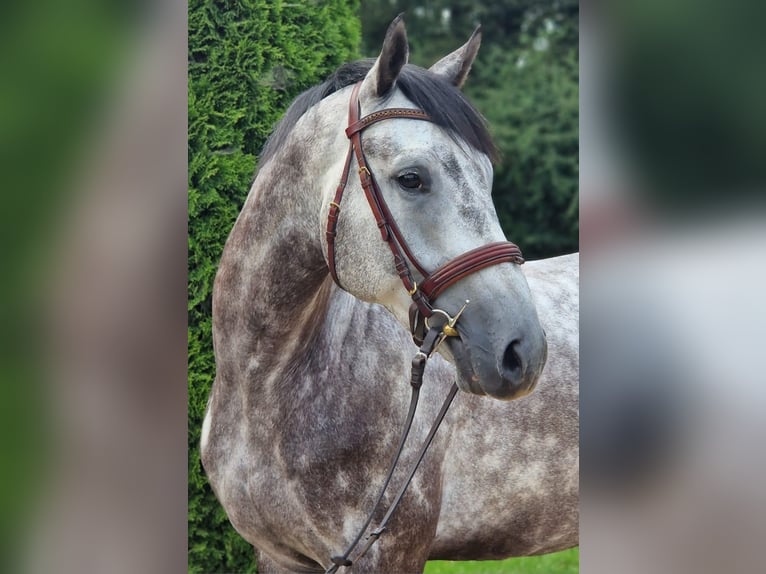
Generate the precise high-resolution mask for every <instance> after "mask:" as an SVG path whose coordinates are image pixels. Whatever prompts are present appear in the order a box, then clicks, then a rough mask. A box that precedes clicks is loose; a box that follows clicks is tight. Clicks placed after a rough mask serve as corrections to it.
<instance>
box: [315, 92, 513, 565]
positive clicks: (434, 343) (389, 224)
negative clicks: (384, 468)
mask: <svg viewBox="0 0 766 574" xmlns="http://www.w3.org/2000/svg"><path fill="white" fill-rule="evenodd" d="M360 86H361V82H359V83H357V84H356V85H355V86H354V89H353V91H352V92H351V100H350V101H349V106H348V127H347V128H346V136H347V137H348V139H349V148H348V154H347V155H346V162H345V166H344V168H343V174H342V175H341V178H340V183H339V184H338V187H337V189H336V190H335V196H334V198H333V200H332V201H331V202H330V209H329V213H328V216H327V232H326V236H327V263H328V266H329V268H330V275H331V276H332V278H333V280H334V281H335V283H336V284H337V285H338V286H339V287H341V288H343V286H342V285H341V283H340V281H339V279H338V272H337V269H336V262H335V259H336V257H335V237H336V228H337V225H338V217H339V215H340V204H341V200H342V199H343V192H344V190H345V189H346V185H347V184H348V176H349V173H350V171H351V164H352V161H353V159H354V157H356V161H357V163H358V165H359V169H358V172H359V179H360V181H361V183H362V189H363V190H364V195H365V197H366V198H367V202H368V203H369V205H370V209H371V210H372V214H373V216H374V217H375V221H376V223H377V225H378V229H379V230H380V234H381V237H382V239H383V241H385V242H386V243H387V244H388V247H389V249H390V250H391V253H392V254H393V256H394V267H395V268H396V272H397V274H398V275H399V278H400V279H401V281H402V284H403V285H404V288H405V289H406V290H407V293H408V294H409V295H410V297H411V298H412V304H411V305H410V331H411V333H412V337H413V340H414V341H415V343H416V344H417V345H418V346H419V347H420V349H419V351H418V352H417V353H416V354H415V357H414V358H413V359H412V372H411V376H410V386H411V388H412V394H411V398H410V407H409V411H408V413H407V418H406V420H405V424H404V428H403V430H402V436H401V438H400V441H399V447H398V449H397V451H396V453H395V454H394V458H393V460H392V461H391V464H390V466H389V470H388V473H387V475H386V478H385V480H384V482H383V484H382V486H381V489H380V491H379V493H378V497H377V499H376V502H375V504H374V505H373V507H372V510H371V511H370V514H369V515H368V518H367V520H366V521H365V523H364V525H362V527H361V528H360V530H359V531H358V534H357V536H356V537H355V538H354V540H353V541H352V542H351V543H350V544H349V546H348V547H347V548H346V550H345V552H343V554H341V555H336V556H332V557H331V558H330V562H331V566H329V567H328V568H327V570H326V571H325V574H333V573H335V572H337V571H338V569H339V568H342V567H350V566H351V565H353V564H354V563H355V562H357V561H358V560H360V559H361V558H362V557H363V556H364V555H365V554H366V552H367V551H368V550H369V549H370V547H371V546H372V545H373V544H374V543H375V542H376V541H377V540H378V538H380V536H381V535H382V534H383V532H385V531H386V527H387V524H388V522H389V520H390V518H391V517H392V515H393V513H394V512H395V511H396V508H397V506H398V505H399V503H400V502H401V500H402V497H403V496H404V493H405V492H406V490H407V488H408V486H409V484H410V482H411V481H412V478H413V476H414V475H415V472H416V471H417V469H418V466H419V465H420V462H421V461H422V460H423V457H424V456H425V454H426V452H427V450H428V448H429V446H430V444H431V442H432V440H433V438H434V436H435V435H436V431H437V430H438V429H439V425H440V424H441V422H442V420H444V417H445V415H446V414H447V410H448V409H449V406H450V405H451V404H452V400H453V399H454V398H455V395H456V394H457V391H458V387H457V384H456V383H453V384H452V386H451V388H450V391H449V393H448V395H447V397H446V399H445V400H444V402H443V404H442V406H441V409H440V410H439V413H438V414H437V416H436V419H435V420H434V422H433V424H432V425H431V430H430V431H429V433H428V435H427V437H426V439H425V441H424V442H423V444H422V445H421V448H420V450H419V451H418V454H417V456H416V458H415V460H414V462H413V464H412V465H411V466H410V470H409V472H408V473H407V478H406V480H405V481H404V483H403V484H402V485H401V486H400V488H399V491H398V493H397V495H396V497H395V498H394V500H393V502H392V503H391V505H390V506H389V508H388V511H387V512H386V514H385V516H384V517H383V519H382V520H381V522H380V523H379V524H378V526H377V527H376V528H375V529H374V530H373V531H372V532H371V533H370V534H369V535H368V536H367V539H366V541H365V543H364V544H363V545H362V547H361V549H360V550H359V551H357V552H356V554H355V555H354V556H353V557H352V552H353V551H354V550H355V549H356V548H357V546H358V545H359V544H360V542H361V541H362V536H363V535H364V533H365V532H366V531H367V528H368V527H369V525H370V523H371V522H372V519H373V516H374V514H375V512H376V510H377V509H378V507H379V506H380V505H381V502H382V501H383V497H384V495H385V493H386V490H387V488H388V485H389V483H390V482H391V478H392V476H393V474H394V471H395V469H396V467H397V464H398V462H399V458H400V456H401V454H402V451H403V449H404V445H405V443H406V440H407V436H408V434H409V431H410V428H411V426H412V421H413V419H414V416H415V410H416V409H417V404H418V397H419V395H420V387H421V385H422V383H423V374H424V371H425V368H426V362H427V361H428V359H429V357H430V356H431V354H432V353H433V352H434V351H436V349H437V348H438V347H439V345H440V344H441V343H442V342H443V341H444V340H445V339H446V338H447V337H451V336H452V337H454V336H458V335H459V333H458V331H457V328H456V323H457V321H458V319H459V318H460V316H461V314H462V312H463V310H464V309H465V305H464V306H463V307H462V308H461V309H460V310H459V311H458V312H457V313H455V315H454V316H450V315H449V314H448V313H447V312H446V311H443V310H442V309H438V308H436V307H434V305H433V303H434V301H435V300H436V298H437V297H438V296H439V295H440V294H441V293H442V292H443V291H444V290H445V289H447V288H448V287H449V286H450V285H453V284H454V283H456V282H457V281H459V280H460V279H462V278H463V277H466V276H467V275H470V274H471V273H475V272H476V271H479V270H481V269H484V268H486V267H489V266H491V265H497V264H499V263H506V262H509V263H515V264H517V265H521V264H522V263H524V259H523V258H522V256H521V250H520V249H519V248H518V247H517V246H516V245H515V244H513V243H511V242H510V241H500V242H497V243H489V244H487V245H483V246H481V247H478V248H476V249H472V250H470V251H467V252H465V253H463V254H462V255H459V256H457V257H455V258H454V259H451V260H449V261H448V262H447V263H445V264H444V265H442V266H441V267H439V268H437V269H435V270H434V271H432V272H431V273H428V272H427V271H426V270H425V268H424V267H423V266H422V265H421V264H420V262H419V261H418V259H417V257H415V255H414V254H413V253H412V251H411V250H410V248H409V246H408V245H407V242H406V241H405V240H404V236H403V235H402V232H401V231H400V230H399V227H398V226H397V225H396V221H394V218H393V217H392V215H391V212H390V211H389V209H388V206H387V205H386V202H385V200H384V199H383V195H382V194H381V193H380V188H379V187H378V184H377V182H376V181H375V177H374V176H373V174H372V172H371V171H370V168H369V167H368V165H367V160H366V158H365V157H364V151H363V150H362V131H363V130H364V129H365V128H367V127H369V126H371V125H372V124H375V123H377V122H380V121H383V120H388V119H394V118H404V119H411V120H424V121H432V119H431V117H430V116H429V115H428V114H426V113H425V112H424V111H422V110H414V109H407V108H389V109H385V110H381V111H377V112H373V113H371V114H369V115H366V116H364V117H363V118H361V119H360V117H359V116H360V115H361V106H360V104H359V88H360ZM410 264H411V265H412V266H413V267H415V269H416V270H417V271H418V273H420V275H421V277H422V280H421V283H420V284H418V283H417V282H416V280H415V278H414V276H413V274H412V269H411V268H410ZM467 304H468V301H466V305H467ZM434 315H440V316H441V317H442V318H443V319H445V321H446V322H444V323H442V324H441V325H433V324H429V321H428V319H429V318H431V317H433V316H434Z"/></svg>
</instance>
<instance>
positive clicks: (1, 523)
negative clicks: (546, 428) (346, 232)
mask: <svg viewBox="0 0 766 574" xmlns="http://www.w3.org/2000/svg"><path fill="white" fill-rule="evenodd" d="M402 10H406V21H407V26H408V31H409V36H410V40H411V43H412V60H413V61H414V62H415V63H418V64H421V65H428V64H430V63H431V62H432V61H433V60H434V59H435V56H434V54H435V55H436V56H438V55H439V54H442V53H444V52H446V51H447V50H450V49H452V48H454V47H456V46H457V45H459V44H461V43H462V42H463V41H464V40H465V38H467V36H468V34H469V33H470V31H471V30H472V28H473V26H474V25H475V23H476V22H478V21H481V23H482V25H483V28H484V41H483V46H482V49H481V51H480V53H479V58H478V60H477V62H476V65H475V68H474V70H473V72H472V75H471V77H470V78H469V81H468V84H467V86H466V90H467V92H468V94H469V97H470V98H471V99H472V101H474V102H475V104H476V105H477V107H478V108H479V109H480V110H481V111H482V113H484V114H485V116H486V117H487V118H488V120H489V123H490V126H491V128H492V131H493V133H494V135H495V137H496V139H497V141H498V143H499V144H500V146H501V149H502V150H503V156H502V159H501V161H500V162H499V164H498V166H497V172H496V174H497V182H496V184H497V185H496V188H495V191H494V193H495V197H496V201H497V202H498V208H499V211H500V213H501V217H502V218H503V224H504V227H505V229H506V232H507V233H508V235H509V237H510V238H511V239H512V240H514V241H516V242H518V243H519V244H521V245H522V246H523V247H524V249H525V253H526V254H528V255H529V256H530V257H545V256H550V255H553V254H556V253H561V252H566V251H572V250H576V249H577V245H578V243H577V231H578V229H579V231H580V240H581V243H582V251H583V267H584V271H583V279H582V291H581V300H582V314H581V333H582V337H581V339H582V353H581V354H582V367H581V370H582V374H583V377H582V379H583V385H582V387H583V390H582V395H581V415H582V416H581V421H582V422H581V443H582V474H581V479H582V491H583V502H582V520H581V534H582V540H581V551H580V557H579V558H580V567H581V568H582V570H583V572H588V573H590V572H594V573H601V572H609V573H611V572H623V573H627V574H631V573H632V572H642V573H644V572H679V573H686V572H689V573H691V572H694V573H701V574H706V573H708V572H709V573H711V574H712V573H718V572H748V573H751V572H760V571H761V570H762V569H763V568H762V558H761V552H760V545H761V544H762V541H763V540H764V539H766V525H765V524H764V521H765V520H766V519H764V516H766V513H765V512H764V510H766V500H765V499H766V494H765V493H766V489H764V488H763V485H764V484H766V480H764V478H765V477H764V470H765V469H764V466H765V465H766V462H765V461H766V458H764V456H763V454H762V451H763V447H762V440H761V439H762V438H764V437H766V423H765V422H764V421H765V420H766V419H765V418H764V417H763V414H762V413H763V412H765V411H764V406H766V405H764V382H765V381H764V376H763V373H762V370H761V368H760V363H759V360H760V358H761V354H762V353H761V352H760V351H761V343H763V342H764V341H766V327H765V325H766V320H765V319H766V302H765V299H764V295H763V294H764V293H766V278H765V277H764V275H766V269H765V268H766V225H764V223H766V222H765V221H764V219H765V218H764V209H763V208H764V205H763V193H762V191H763V187H764V179H765V176H766V174H765V173H764V171H765V168H764V165H766V163H765V162H764V161H763V158H764V157H766V153H765V152H766V145H765V144H766V141H765V140H766V111H765V108H764V105H763V102H764V101H766V93H765V92H766V77H765V75H764V71H763V64H762V62H761V55H762V54H763V53H764V47H765V46H764V42H765V38H764V35H763V34H762V32H761V30H760V22H761V21H762V20H763V18H762V17H761V16H763V12H764V10H766V8H765V7H764V6H762V5H760V4H758V3H753V2H736V1H735V2H727V3H724V2H720V1H712V0H703V1H699V0H697V1H695V2H691V1H690V0H665V1H662V2H660V1H659V0H650V1H648V2H628V1H618V2H612V3H609V4H607V3H594V2H591V3H583V4H582V6H580V7H579V9H578V7H577V5H570V4H568V3H566V2H555V3H554V2H551V3H545V2H543V3H537V2H536V3H531V2H530V3H524V2H503V1H498V2H492V3H490V2H486V3H483V2H478V3H477V2H473V3H470V4H469V3H467V2H465V3H463V2H419V3H418V2H413V3H411V4H409V5H407V6H404V5H403V3H399V2H386V1H381V2H377V3H374V2H362V3H361V4H359V3H356V2H350V3H347V2H330V1H328V2H311V3H306V4H305V9H303V8H300V9H299V8H298V7H297V6H296V5H295V4H287V3H280V2H265V1H242V2H237V3H234V2H217V1H216V2H207V3H202V2H194V1H193V2H190V4H189V6H188V7H187V5H186V4H185V3H182V2H178V1H176V0H161V1H159V2H155V3H125V2H116V1H111V2H110V1H106V0H74V1H73V2H68V3H60V2H56V1H55V0H41V1H40V2H36V3H33V4H30V3H21V2H6V3H4V4H3V5H2V6H1V7H0V77H1V78H2V81H1V82H0V166H2V173H3V182H2V184H0V201H2V203H1V204H0V234H2V235H1V237H2V239H3V241H2V247H1V248H0V253H2V254H3V259H2V261H3V263H4V265H3V281H2V283H1V284H2V289H3V292H2V297H0V333H1V334H2V345H1V346H0V349H1V350H0V360H1V362H0V380H1V381H2V386H1V387H0V388H1V389H2V393H3V394H2V397H0V408H1V409H2V411H0V414H1V415H2V416H0V424H1V425H2V427H0V431H2V432H0V437H2V438H1V439H0V441H1V442H2V447H3V454H4V456H3V465H2V468H3V472H2V482H0V505H1V506H0V544H1V546H0V560H2V563H0V569H1V570H3V571H9V572H24V571H27V572H42V571H51V570H55V571H57V572H104V571H108V572H123V571H124V572H126V573H127V572H176V571H183V570H184V569H185V568H187V569H188V570H192V571H198V572H201V571H223V570H225V571H238V570H240V568H241V569H247V568H252V561H251V560H250V555H249V554H246V553H245V549H243V547H242V546H240V545H238V542H237V541H236V540H237V539H236V537H235V536H233V535H231V534H227V533H226V531H225V527H226V523H225V518H224V517H223V516H222V514H221V513H220V511H217V510H215V506H210V505H208V502H210V496H209V493H208V492H206V491H205V486H204V482H203V481H202V478H201V474H200V473H199V469H198V458H197V455H196V454H195V448H196V444H197V439H198V434H196V433H198V430H197V429H198V428H199V426H198V425H199V421H200V420H201V414H200V413H201V410H200V409H201V408H204V402H200V401H204V399H203V397H206V393H207V385H209V382H210V380H211V378H210V377H211V371H210V365H209V363H208V362H206V361H207V359H206V358H205V353H209V347H207V346H206V345H207V343H206V341H207V340H206V339H205V336H206V335H205V334H204V332H205V329H206V328H207V329H209V326H207V325H206V324H205V313H206V305H207V300H208V296H209V292H207V293H206V292H205V289H206V285H209V283H208V282H209V280H210V275H209V274H210V273H211V267H210V266H211V265H213V262H214V261H215V260H216V258H217V254H218V253H220V245H221V243H220V242H221V241H222V240H223V239H222V238H225V234H226V233H227V231H228V226H230V222H231V221H233V219H232V217H234V216H236V212H237V210H238V205H239V204H238V202H241V201H242V199H243V198H244V195H245V194H246V192H247V188H248V187H249V181H250V179H251V178H252V174H253V172H254V170H255V168H256V165H257V162H256V157H257V153H258V150H259V149H260V147H261V145H262V143H263V138H264V137H265V134H266V133H268V130H270V129H271V126H272V125H273V123H274V122H275V121H276V120H277V119H278V117H279V115H280V113H281V110H283V109H284V108H285V107H286V105H287V104H289V101H290V100H291V99H292V97H294V95H295V94H297V93H298V92H299V91H301V90H302V89H305V88H306V87H308V86H309V85H312V84H313V83H316V82H318V81H319V80H321V78H322V77H324V75H326V74H327V73H328V72H330V71H331V70H332V69H334V67H335V66H337V64H339V63H340V62H341V61H345V60H348V59H352V58H355V57H359V56H374V55H375V54H376V52H377V46H378V45H379V43H380V39H381V38H382V35H383V33H384V31H385V27H386V25H387V23H388V22H389V21H390V20H391V18H393V16H394V15H395V14H396V13H398V12H399V11H402ZM578 13H579V24H578V23H577V15H578ZM187 14H188V41H187ZM360 15H361V19H360V18H359V16H360ZM341 16H342V17H341ZM264 22H265V23H269V26H266V27H259V26H261V23H264ZM276 22H280V23H283V24H284V25H285V28H284V29H277V28H275V27H274V24H275V23H276ZM234 30H236V33H237V34H240V33H241V34H242V35H243V38H245V40H242V41H241V42H239V43H233V42H230V41H228V39H230V38H232V34H235V32H234ZM307 30H314V31H312V32H307ZM316 30H321V33H320V32H319V31H316ZM578 37H579V49H578V47H577V46H576V45H574V44H573V42H577V41H578ZM298 38H299V39H300V41H298ZM326 38H331V39H333V38H334V40H333V42H334V43H329V44H328V42H327V40H326ZM264 39H268V40H269V45H271V46H274V48H272V49H271V50H265V51H264V49H263V48H262V47H263V46H264V45H265V44H264V42H263V41H262V40H264ZM187 46H188V51H187ZM296 46H297V47H298V48H300V47H301V46H303V47H304V48H305V47H308V50H305V51H300V50H298V51H297V52H296V49H297V48H296ZM316 46H322V47H323V49H322V50H321V51H320V50H318V49H316V50H315V49H314V48H315V47H316ZM326 46H332V49H333V51H332V53H328V52H327V51H325V49H324V47H326ZM302 49H303V48H301V50H302ZM312 50H313V52H315V53H316V55H315V56H313V57H312V58H308V57H307V55H306V53H307V52H309V51H312ZM431 50H433V52H431ZM296 55H299V56H300V58H297V60H298V61H301V62H303V63H304V64H303V65H302V66H297V65H295V64H294V61H295V60H291V58H293V57H295V56H296ZM578 59H579V69H578ZM206 62H209V63H212V64H214V65H215V66H214V67H220V69H221V70H223V69H227V70H229V72H228V74H229V75H230V77H227V76H226V75H225V74H223V73H221V74H219V75H218V76H215V75H213V76H209V77H210V78H212V79H211V80H210V81H209V82H208V83H207V84H206V83H205V80H203V78H204V76H205V75H206V74H202V73H201V72H202V71H205V70H206V68H205V65H206ZM232 62H233V63H234V64H235V65H231V64H232ZM254 62H255V63H257V65H255V66H253V63H254ZM307 62H308V63H307ZM236 63H240V64H236ZM291 63H292V64H291ZM237 65H241V68H237V67H236V66H237ZM187 66H188V71H189V78H188V90H187V76H186V72H187ZM578 80H579V91H578V89H577V82H578ZM216 82H219V83H216ZM226 82H232V83H233V84H237V82H239V84H238V85H236V86H235V87H236V89H235V90H234V91H231V90H228V89H221V88H220V87H219V86H224V87H227V88H229V87H231V86H230V85H229V84H227V83H226ZM264 94H270V95H268V96H266V95H264ZM578 94H579V149H580V153H579V172H578V165H577V159H576V158H577V132H578V112H577V111H576V110H577V108H575V107H574V106H573V103H572V102H573V101H574V99H576V98H578ZM219 98H220V99H219ZM187 108H188V124H187ZM241 110H244V112H241ZM233 111H236V113H235V114H233V115H232V116H229V113H231V112H233ZM235 116H237V117H235ZM527 120H529V121H527ZM533 120H534V121H533ZM252 122H256V124H257V125H256V127H253V128H250V127H248V126H250V125H251V123H252ZM258 122H260V123H258ZM187 126H188V134H187ZM573 133H574V139H573V136H572V134H573ZM187 137H188V139H187ZM573 142H574V143H573ZM184 151H186V153H184ZM187 165H188V168H187ZM211 166H212V167H214V168H215V170H214V171H215V175H214V176H207V177H208V178H210V177H212V181H213V183H215V185H207V184H206V181H207V180H206V179H205V178H203V176H202V175H201V174H202V173H203V172H205V170H207V169H208V168H209V167H211ZM578 176H579V184H575V183H574V181H575V178H577V177H578ZM503 182H506V183H503ZM203 184H205V185H203ZM578 196H579V212H578V203H577V198H578ZM187 197H188V221H189V223H188V226H189V234H188V236H187V229H186V226H187V223H186V222H187ZM578 215H579V221H580V222H581V225H580V226H579V228H578V223H577V221H578ZM205 218H206V219H205ZM202 220H204V221H206V224H205V225H200V224H199V222H200V221H202ZM533 222H534V224H533ZM207 224H209V226H208V225H207ZM195 226H196V227H195ZM205 233H208V234H207V235H206V234H205ZM187 250H188V267H187ZM187 275H188V302H187ZM187 337H188V358H189V368H188V379H187ZM195 361H196V363H195ZM187 394H188V405H189V407H188V416H189V423H188V425H189V433H188V435H187V428H186V425H187ZM195 425H196V426H195ZM187 449H188V459H187ZM187 476H188V486H187ZM187 504H188V520H189V522H188V527H187ZM211 509H212V510H211ZM216 512H218V514H216ZM187 528H188V538H187ZM208 531H209V532H210V533H211V534H205V532H208ZM218 540H223V543H222V544H219V543H218ZM211 552H212V553H213V554H210V553H211ZM215 553H218V554H215ZM205 556H212V558H211V561H215V564H216V566H215V567H211V566H209V564H210V563H206V562H204V560H205V558H204V557H205ZM187 560H188V566H187ZM211 563H212V562H211ZM222 564H223V565H225V566H221V565H222ZM542 571H552V570H546V569H543V570H542Z"/></svg>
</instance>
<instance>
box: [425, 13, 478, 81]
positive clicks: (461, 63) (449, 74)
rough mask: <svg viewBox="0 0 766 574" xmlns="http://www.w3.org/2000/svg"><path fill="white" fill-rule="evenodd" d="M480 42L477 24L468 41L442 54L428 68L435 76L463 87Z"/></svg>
mask: <svg viewBox="0 0 766 574" xmlns="http://www.w3.org/2000/svg"><path fill="white" fill-rule="evenodd" d="M480 44H481V26H477V27H476V30H474V31H473V34H471V37H470V38H468V41H467V42H466V43H465V44H463V45H462V46H460V48H458V49H457V50H455V51H454V52H452V53H451V54H448V55H446V56H444V57H443V58H442V59H441V60H439V61H438V62H436V63H435V64H434V65H433V66H431V67H430V68H429V70H430V71H431V72H433V73H434V74H436V75H437V76H441V77H443V78H445V79H446V80H447V81H448V82H450V83H451V84H452V85H454V86H457V87H458V88H462V87H463V83H464V82H465V79H466V77H468V72H469V71H470V70H471V65H472V64H473V61H474V59H476V54H477V53H478V51H479V45H480Z"/></svg>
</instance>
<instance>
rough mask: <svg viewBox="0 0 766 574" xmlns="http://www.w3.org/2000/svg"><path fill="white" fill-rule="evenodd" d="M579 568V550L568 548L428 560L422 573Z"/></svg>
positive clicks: (566, 571)
mask: <svg viewBox="0 0 766 574" xmlns="http://www.w3.org/2000/svg"><path fill="white" fill-rule="evenodd" d="M579 571H580V550H579V549H578V548H570V549H569V550H564V551H563V552H556V553H555V554H546V555H544V556H529V557H524V558H509V559H508V560H485V561H478V560H469V561H465V562H450V561H448V560H431V561H430V562H428V563H426V569H425V574H577V573H578V572H579Z"/></svg>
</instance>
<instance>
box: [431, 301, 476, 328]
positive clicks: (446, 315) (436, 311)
mask: <svg viewBox="0 0 766 574" xmlns="http://www.w3.org/2000/svg"><path fill="white" fill-rule="evenodd" d="M470 302H471V301H470V300H469V299H466V300H465V304H464V305H463V306H462V307H461V308H460V311H458V312H457V314H456V315H455V316H454V317H450V315H449V313H447V312H446V311H444V310H443V309H433V312H432V314H431V317H433V316H434V315H441V316H442V317H444V318H445V319H446V320H447V322H446V323H445V324H444V326H443V327H442V333H444V336H445V337H457V336H458V335H459V333H458V331H457V329H456V328H455V325H456V324H457V320H458V319H460V315H462V314H463V311H465V308H466V307H468V303H470ZM428 319H430V317H425V324H426V329H430V328H431V325H430V323H429V322H428Z"/></svg>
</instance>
